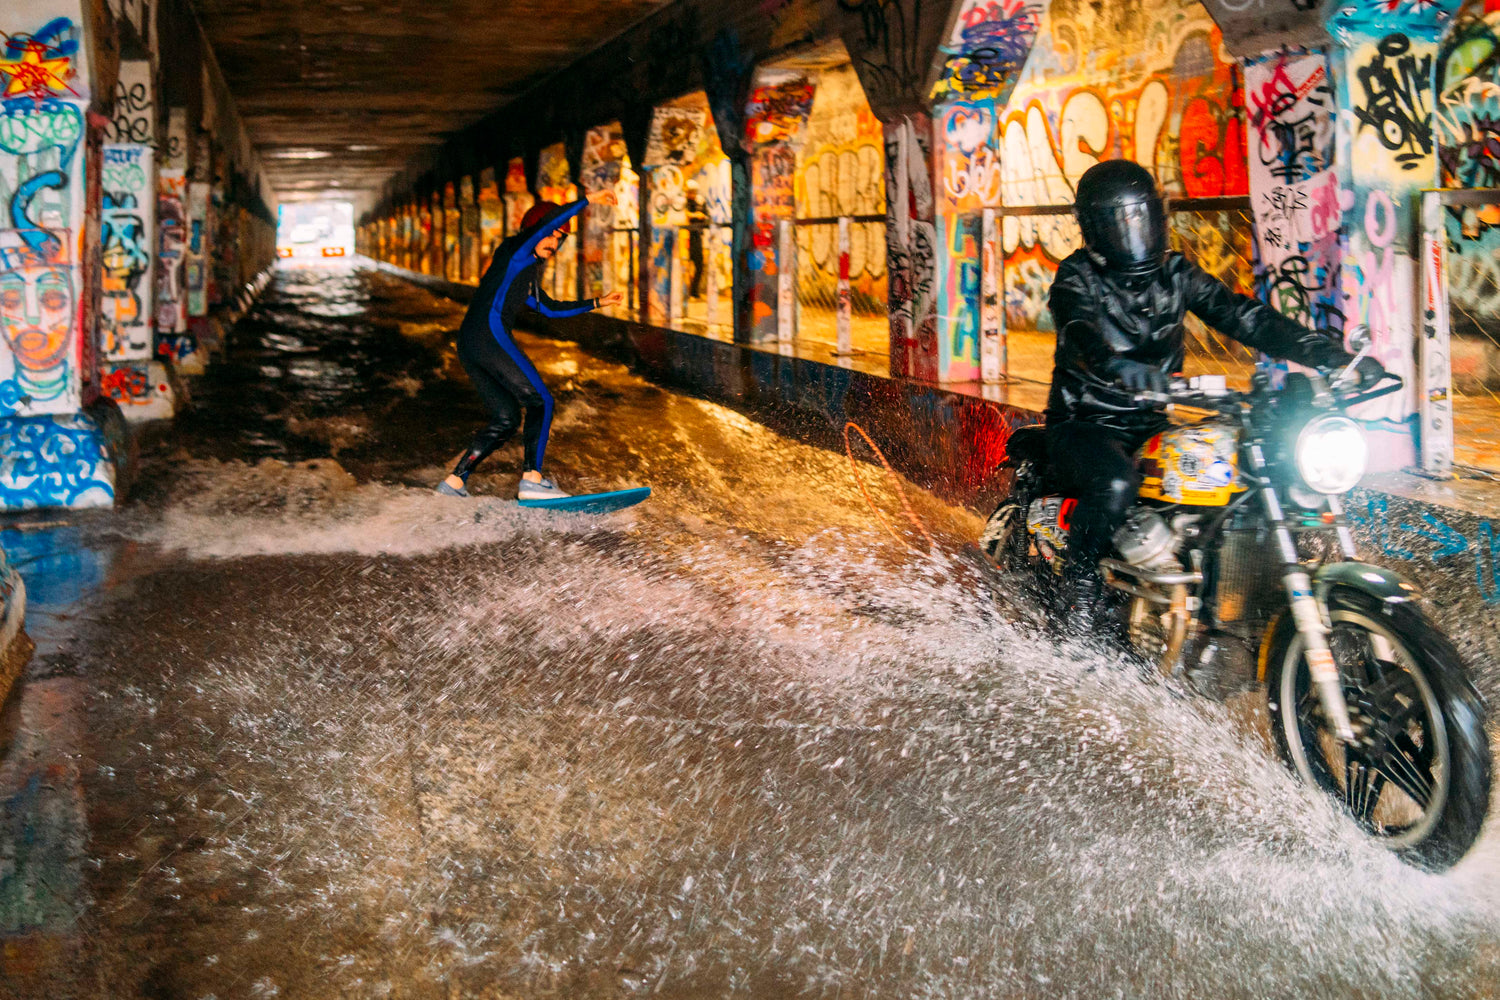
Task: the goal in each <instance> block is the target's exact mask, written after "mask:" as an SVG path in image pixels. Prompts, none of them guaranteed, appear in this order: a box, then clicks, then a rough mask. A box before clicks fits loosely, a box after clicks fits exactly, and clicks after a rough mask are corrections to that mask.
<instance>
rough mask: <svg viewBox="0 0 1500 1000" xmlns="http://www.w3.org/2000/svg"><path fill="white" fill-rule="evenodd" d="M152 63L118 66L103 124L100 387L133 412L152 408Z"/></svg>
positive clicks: (154, 184)
mask: <svg viewBox="0 0 1500 1000" xmlns="http://www.w3.org/2000/svg"><path fill="white" fill-rule="evenodd" d="M151 95H152V80H151V64H150V63H149V62H148V61H146V60H132V61H128V62H125V63H122V64H121V66H120V80H119V83H118V84H117V85H116V87H115V105H114V115H113V117H112V119H111V120H110V123H109V125H107V126H106V127H105V134H104V139H105V142H104V147H103V151H102V156H103V164H102V167H101V174H100V178H101V179H100V187H101V189H102V192H103V206H102V209H101V213H100V229H99V243H100V266H101V268H102V272H101V275H100V286H101V287H100V295H101V298H100V309H99V334H100V353H101V357H102V360H103V362H104V369H103V371H102V373H101V378H100V388H101V390H102V391H103V393H104V394H105V395H106V396H109V397H110V398H111V399H113V400H114V401H115V402H116V403H118V404H119V405H120V407H121V409H122V410H125V411H126V412H127V413H131V412H133V411H135V410H137V409H140V408H145V409H154V408H153V399H154V397H155V396H156V393H154V392H153V390H152V387H153V384H154V383H155V381H156V380H155V379H153V378H152V374H153V373H152V372H150V371H149V365H150V363H151V359H152V357H153V353H154V351H153V348H154V344H153V339H152V334H153V328H154V318H155V317H154V294H153V293H154V291H155V289H154V287H153V285H154V275H153V273H152V270H153V268H152V265H153V262H154V260H155V250H156V212H155V211H154V209H155V207H156V149H155V143H156V118H155V115H156V112H155V106H154V102H153V101H152V99H151Z"/></svg>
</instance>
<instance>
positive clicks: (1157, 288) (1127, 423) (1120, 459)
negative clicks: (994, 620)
mask: <svg viewBox="0 0 1500 1000" xmlns="http://www.w3.org/2000/svg"><path fill="white" fill-rule="evenodd" d="M1074 212H1075V214H1076V215H1077V218H1078V227H1079V229H1080V230H1081V231H1082V234H1083V243H1084V245H1083V248H1082V249H1080V250H1076V251H1074V252H1073V253H1072V254H1070V255H1069V256H1068V257H1067V258H1066V259H1065V260H1063V262H1062V263H1061V264H1060V265H1059V266H1058V269H1057V278H1056V279H1055V280H1054V281H1053V284H1052V292H1051V297H1050V300H1049V304H1050V306H1051V310H1052V318H1053V321H1054V323H1055V326H1056V330H1057V349H1056V353H1055V355H1054V360H1053V370H1052V389H1051V393H1050V394H1049V396H1048V399H1047V411H1046V437H1047V453H1048V475H1049V478H1050V480H1051V482H1052V484H1053V486H1054V488H1056V489H1058V490H1059V491H1061V492H1063V493H1066V494H1068V495H1071V496H1075V497H1077V500H1078V503H1077V506H1076V507H1075V508H1074V510H1073V512H1072V516H1071V521H1070V523H1069V526H1068V550H1067V557H1066V561H1065V575H1066V584H1067V590H1066V596H1067V599H1068V601H1069V604H1070V606H1071V609H1072V613H1073V620H1074V624H1075V625H1077V626H1079V627H1081V628H1085V629H1089V628H1092V627H1093V626H1094V624H1095V622H1096V617H1097V613H1098V607H1099V603H1100V597H1101V595H1102V593H1103V584H1102V581H1101V580H1100V578H1099V568H1098V567H1099V560H1100V558H1102V557H1103V556H1106V555H1108V554H1109V550H1110V548H1111V546H1112V541H1111V540H1112V537H1113V535H1114V533H1115V531H1116V530H1117V529H1118V528H1119V527H1120V525H1121V524H1123V523H1124V520H1125V516H1126V513H1127V512H1128V511H1129V509H1130V506H1131V504H1132V503H1134V501H1135V497H1136V492H1137V491H1138V490H1139V489H1140V485H1141V475H1140V473H1139V471H1138V470H1137V467H1136V460H1135V457H1134V456H1135V452H1136V450H1137V449H1138V448H1139V447H1140V446H1141V445H1142V444H1144V443H1145V442H1146V440H1147V439H1148V438H1150V437H1151V436H1152V435H1153V434H1156V433H1157V432H1159V431H1161V430H1162V429H1163V428H1164V427H1165V426H1166V419H1165V417H1164V416H1163V414H1162V412H1161V410H1160V408H1159V407H1156V406H1155V405H1153V404H1152V403H1150V402H1143V401H1142V399H1141V396H1142V394H1144V393H1148V392H1152V393H1161V392H1164V391H1165V390H1166V389H1167V387H1168V382H1169V379H1170V378H1171V376H1172V374H1173V373H1174V372H1178V371H1180V370H1181V369H1182V362H1183V351H1184V347H1183V334H1184V330H1183V317H1184V315H1185V314H1186V313H1187V311H1188V310H1192V312H1193V314H1194V315H1195V316H1197V317H1198V318H1199V319H1201V320H1203V321H1204V322H1205V323H1207V324H1208V325H1209V326H1211V327H1213V328H1214V329H1216V330H1218V331H1219V332H1220V333H1222V334H1224V335H1226V336H1229V337H1232V338H1234V339H1235V340H1237V341H1239V342H1240V343H1242V344H1245V345H1247V346H1249V347H1252V348H1254V349H1256V350H1257V351H1261V352H1263V353H1265V354H1268V355H1270V356H1271V357H1274V358H1284V359H1286V360H1288V361H1294V362H1296V363H1298V364H1302V365H1308V366H1310V367H1319V368H1322V367H1331V366H1336V365H1347V364H1348V363H1349V362H1350V361H1351V360H1353V359H1352V357H1351V356H1350V355H1349V353H1348V352H1347V351H1345V350H1344V348H1343V345H1342V344H1341V343H1339V342H1338V341H1337V340H1335V339H1334V338H1333V337H1331V336H1328V335H1327V334H1324V333H1319V332H1315V331H1313V330H1309V329H1307V328H1305V327H1303V326H1302V325H1301V324H1299V323H1296V322H1294V321H1293V320H1290V319H1288V318H1286V317H1285V316H1282V315H1281V314H1280V313H1278V312H1276V311H1275V310H1274V309H1272V308H1271V307H1270V306H1268V305H1266V304H1265V303H1263V302H1260V301H1258V300H1256V299H1253V298H1250V297H1249V296H1246V295H1240V294H1238V293H1236V292H1234V291H1232V290H1231V289H1230V288H1229V287H1228V286H1227V285H1225V284H1224V283H1223V282H1222V281H1219V280H1218V279H1217V278H1214V277H1213V276H1212V275H1210V274H1208V273H1207V272H1205V271H1204V270H1203V269H1202V268H1200V267H1198V266H1197V265H1196V264H1194V263H1192V262H1191V261H1189V260H1188V259H1187V258H1186V257H1184V256H1183V255H1182V254H1180V253H1177V252H1175V251H1168V250H1167V220H1166V212H1165V207H1164V205H1163V203H1162V197H1161V194H1160V192H1158V191H1157V189H1156V183H1155V181H1154V180H1153V179H1152V177H1151V174H1150V173H1148V172H1147V171H1146V169H1145V168H1144V167H1142V166H1140V165H1139V164H1137V163H1134V162H1132V161H1129V160H1107V161H1105V162H1102V163H1098V164H1095V165H1094V166H1093V167H1090V168H1089V169H1088V170H1087V171H1086V172H1085V173H1084V175H1083V176H1082V177H1081V178H1080V179H1079V181H1078V190H1077V198H1076V200H1075V203H1074ZM1355 371H1356V374H1357V375H1358V376H1359V378H1360V380H1361V382H1362V383H1370V382H1373V381H1376V380H1378V379H1379V378H1380V377H1381V376H1383V375H1384V373H1385V370H1384V369H1383V368H1382V367H1381V366H1380V364H1379V363H1378V362H1376V361H1375V360H1374V359H1372V358H1368V357H1366V358H1361V359H1360V361H1359V364H1358V365H1357V366H1356V369H1355Z"/></svg>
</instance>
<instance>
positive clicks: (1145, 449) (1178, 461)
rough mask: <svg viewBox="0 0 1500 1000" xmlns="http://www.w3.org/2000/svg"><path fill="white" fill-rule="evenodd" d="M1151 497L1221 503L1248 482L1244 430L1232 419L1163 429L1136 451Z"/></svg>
mask: <svg viewBox="0 0 1500 1000" xmlns="http://www.w3.org/2000/svg"><path fill="white" fill-rule="evenodd" d="M1137 456H1138V457H1139V458H1140V460H1141V464H1142V467H1143V470H1144V472H1145V478H1144V480H1143V481H1142V483H1141V492H1140V495H1141V496H1142V497H1143V498H1145V499H1148V500H1166V501H1168V502H1170V503H1181V504H1191V505H1193V506H1197V507H1222V506H1224V505H1225V504H1227V503H1228V502H1229V501H1230V499H1231V498H1232V497H1233V496H1234V495H1235V494H1236V493H1242V492H1244V490H1245V486H1244V484H1243V483H1242V482H1240V455H1239V429H1238V428H1237V427H1236V426H1235V425H1234V424H1232V423H1228V422H1223V423H1201V424H1192V425H1190V426H1187V427H1173V428H1172V429H1171V430H1166V431H1162V432H1161V433H1160V434H1158V435H1156V436H1155V437H1153V438H1152V439H1151V440H1149V441H1147V442H1146V443H1145V444H1144V445H1142V446H1141V450H1140V451H1139V452H1138V453H1137Z"/></svg>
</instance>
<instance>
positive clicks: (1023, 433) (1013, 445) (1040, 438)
mask: <svg viewBox="0 0 1500 1000" xmlns="http://www.w3.org/2000/svg"><path fill="white" fill-rule="evenodd" d="M1005 454H1006V456H1007V457H1008V458H1009V459H1010V461H1011V463H1012V464H1014V465H1020V464H1021V463H1022V462H1032V463H1034V464H1036V465H1044V464H1046V461H1047V428H1046V427H1044V426H1043V425H1041V424H1029V425H1027V426H1025V427H1018V428H1016V429H1015V430H1013V431H1011V434H1010V440H1009V441H1007V442H1006V443H1005Z"/></svg>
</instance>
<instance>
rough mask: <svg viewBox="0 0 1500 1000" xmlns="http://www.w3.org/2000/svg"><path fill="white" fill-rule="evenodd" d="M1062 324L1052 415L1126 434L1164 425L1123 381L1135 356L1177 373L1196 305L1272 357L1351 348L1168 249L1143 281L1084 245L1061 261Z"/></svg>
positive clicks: (1057, 300)
mask: <svg viewBox="0 0 1500 1000" xmlns="http://www.w3.org/2000/svg"><path fill="white" fill-rule="evenodd" d="M1050 304H1051V307H1052V318H1053V321H1054V322H1055V323H1056V327H1057V352H1056V354H1055V355H1054V357H1053V368H1052V391H1051V394H1050V395H1049V396H1048V398H1047V422H1048V423H1059V422H1061V421H1064V420H1083V421H1087V422H1089V423H1092V424H1098V425H1100V426H1102V427H1105V428H1108V429H1110V430H1112V431H1116V432H1119V433H1120V434H1121V435H1122V436H1124V437H1129V438H1136V437H1146V436H1149V435H1150V434H1153V433H1155V432H1156V431H1158V430H1160V429H1161V428H1162V427H1163V426H1164V425H1165V421H1164V420H1163V418H1162V416H1161V413H1160V411H1158V410H1154V409H1152V408H1149V407H1142V406H1140V405H1138V404H1137V403H1136V401H1135V398H1134V394H1133V393H1130V392H1127V391H1126V390H1125V389H1124V388H1123V387H1121V385H1120V381H1119V380H1120V372H1121V371H1122V369H1123V368H1124V367H1125V366H1127V365H1129V364H1131V363H1141V364H1146V365H1150V366H1151V367H1153V368H1157V369H1159V370H1160V371H1161V372H1162V373H1163V374H1165V375H1168V376H1170V375H1171V374H1172V373H1173V372H1178V371H1181V370H1182V358H1183V326H1182V319H1183V316H1184V315H1185V314H1186V312H1187V310H1189V309H1191V310H1192V311H1193V315H1195V316H1197V317H1198V318H1199V319H1201V320H1203V322H1205V323H1207V324H1208V325H1209V326H1211V327H1213V328H1214V329H1215V330H1218V331H1219V332H1220V333H1222V334H1224V335H1225V336H1228V337H1233V338H1234V339H1235V340H1238V341H1239V342H1240V343H1242V344H1245V345H1247V346H1249V347H1253V348H1255V349H1256V350H1257V351H1261V352H1263V353H1265V354H1269V355H1271V356H1272V357H1275V358H1285V359H1286V360H1288V361H1295V362H1297V363H1298V364H1303V365H1308V366H1312V367H1322V366H1328V365H1333V364H1337V363H1340V362H1343V363H1347V362H1348V361H1349V358H1350V356H1349V354H1348V353H1347V352H1345V351H1344V349H1343V347H1342V345H1340V344H1339V343H1337V342H1336V341H1334V340H1333V339H1332V338H1330V337H1329V336H1327V335H1326V334H1322V333H1317V332H1315V331H1313V330H1309V329H1307V328H1306V327H1304V326H1302V325H1301V324H1300V323H1297V322H1295V321H1293V320H1290V319H1287V318H1286V317H1285V316H1282V315H1281V314H1280V313H1278V312H1277V311H1276V310H1274V309H1272V308H1271V307H1270V306H1268V305H1266V304H1265V303H1264V302H1260V301H1258V300H1256V299H1252V298H1250V297H1249V296H1247V295H1240V294H1238V293H1236V292H1233V291H1231V290H1230V289H1229V287H1228V286H1227V285H1225V284H1224V283H1223V282H1222V281H1219V280H1218V279H1217V278H1215V277H1213V276H1212V275H1210V274H1208V272H1206V271H1204V270H1203V269H1202V268H1201V267H1199V266H1198V265H1196V264H1194V263H1192V262H1191V261H1189V260H1188V259H1187V258H1186V257H1184V256H1183V255H1182V254H1180V253H1175V252H1173V253H1168V254H1167V256H1166V261H1165V263H1164V264H1163V266H1162V269H1161V272H1160V273H1159V274H1158V275H1157V277H1156V279H1155V280H1154V281H1152V282H1151V283H1150V284H1149V285H1146V286H1145V287H1144V288H1140V289H1133V288H1129V287H1126V286H1125V284H1124V283H1123V282H1116V281H1115V280H1112V279H1111V278H1110V277H1109V276H1107V275H1106V274H1105V272H1104V271H1103V270H1102V269H1101V268H1100V267H1099V266H1098V265H1097V264H1096V263H1095V262H1094V259H1093V258H1092V257H1091V256H1089V253H1088V251H1086V250H1077V251H1075V252H1073V253H1072V254H1070V255H1069V256H1068V257H1067V259H1066V260H1064V261H1063V262H1062V263H1061V264H1060V265H1059V266H1058V268H1057V279H1056V280H1055V281H1054V282H1053V283H1052V295H1051V299H1050Z"/></svg>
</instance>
